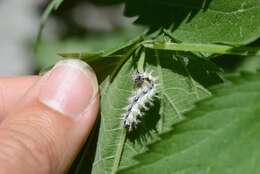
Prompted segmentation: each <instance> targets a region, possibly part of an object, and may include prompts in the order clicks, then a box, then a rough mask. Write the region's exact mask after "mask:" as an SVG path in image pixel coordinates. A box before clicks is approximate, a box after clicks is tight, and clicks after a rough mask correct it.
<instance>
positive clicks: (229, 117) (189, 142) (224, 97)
mask: <svg viewBox="0 0 260 174" xmlns="http://www.w3.org/2000/svg"><path fill="white" fill-rule="evenodd" d="M212 93H213V96H212V97H210V98H209V99H206V100H204V101H202V102H200V103H199V104H198V105H197V107H196V108H195V109H194V110H193V111H192V112H190V113H189V114H187V117H186V118H187V119H186V120H185V121H184V122H182V123H180V124H178V125H176V126H174V129H173V130H172V131H170V132H168V133H166V134H163V135H162V136H161V141H158V142H157V143H154V144H152V145H150V146H149V150H148V151H147V152H146V153H144V154H141V155H138V156H137V157H136V159H137V160H138V161H139V162H140V163H139V164H138V165H136V166H132V167H130V168H126V169H124V170H122V171H121V172H119V173H120V174H124V173H127V174H135V173H136V174H137V173H138V174H139V173H143V174H146V173H149V174H153V173H154V174H158V173H164V174H168V173H169V174H180V173H182V174H184V173H185V174H203V173H207V174H219V173H221V174H230V173H236V174H244V173H250V174H258V173H260V167H259V165H258V164H259V161H260V150H259V146H260V141H259V140H260V134H259V132H260V117H259V115H260V74H259V73H258V74H242V75H241V76H236V77H233V78H232V82H231V83H226V84H224V85H221V86H219V87H216V88H215V89H213V91H212Z"/></svg>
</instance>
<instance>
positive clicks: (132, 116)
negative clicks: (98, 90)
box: [123, 72, 158, 131]
mask: <svg viewBox="0 0 260 174" xmlns="http://www.w3.org/2000/svg"><path fill="white" fill-rule="evenodd" d="M133 80H134V82H135V85H136V90H135V91H134V92H133V95H132V96H131V97H129V99H128V105H127V106H126V107H125V113H124V114H123V126H124V127H125V128H128V130H129V131H132V130H133V129H135V128H136V127H137V124H138V123H139V122H140V120H139V119H140V118H141V117H142V116H143V115H144V113H143V111H147V110H149V107H148V106H152V105H153V101H154V98H155V97H157V91H158V90H157V88H158V84H157V83H156V81H157V78H155V77H153V76H152V73H151V72H150V73H147V72H144V73H139V72H137V73H136V74H134V75H133Z"/></svg>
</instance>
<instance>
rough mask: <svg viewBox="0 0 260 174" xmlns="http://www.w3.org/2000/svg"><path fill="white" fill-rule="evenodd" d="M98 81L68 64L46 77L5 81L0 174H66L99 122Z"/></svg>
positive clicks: (78, 64)
mask: <svg viewBox="0 0 260 174" xmlns="http://www.w3.org/2000/svg"><path fill="white" fill-rule="evenodd" d="M98 107H99V94H98V84H97V80H96V76H95V74H94V72H93V71H92V70H91V68H90V67H89V66H88V65H87V64H85V63H84V62H82V61H79V60H73V59H71V60H65V61H61V62H59V63H58V64H56V65H55V66H54V68H53V69H52V70H51V71H49V72H48V73H46V74H45V75H44V76H42V77H40V76H28V77H13V78H0V173H12V174H18V173H19V174H20V173H21V174H25V173H26V174H35V173H37V174H52V173H53V174H56V173H64V172H65V171H66V170H67V169H68V168H69V167H70V165H71V162H72V161H73V160H74V158H75V157H76V155H77V153H78V152H79V150H80V147H81V146H82V145H83V143H84V142H85V140H86V138H87V137H88V135H89V133H90V131H91V129H92V126H93V124H94V122H95V120H96V116H97V113H98Z"/></svg>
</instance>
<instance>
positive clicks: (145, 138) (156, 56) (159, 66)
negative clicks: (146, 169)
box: [92, 49, 221, 174]
mask: <svg viewBox="0 0 260 174" xmlns="http://www.w3.org/2000/svg"><path fill="white" fill-rule="evenodd" d="M144 53H145V54H144ZM142 55H145V56H142ZM140 57H144V64H143V68H144V70H147V71H153V75H154V76H157V77H158V78H159V85H160V90H159V95H160V99H158V101H156V102H155V106H154V107H152V108H151V109H150V110H149V111H148V112H147V113H146V114H145V116H144V118H143V119H142V123H140V124H139V125H138V128H137V130H135V131H132V132H130V133H129V132H127V131H126V129H125V128H123V126H122V120H121V119H122V116H121V115H122V113H123V112H124V110H123V108H124V107H125V106H126V105H127V102H128V97H129V96H130V95H131V94H132V91H133V90H134V84H133V82H132V79H131V76H132V74H133V73H134V72H136V71H137V69H138V67H140V64H142V63H140V62H141V61H140V60H142V59H141V58H140ZM198 67H199V68H198ZM215 68H216V67H215V66H214V65H213V64H211V63H210V62H209V61H206V60H203V59H200V58H198V57H196V56H195V55H184V54H179V55H176V54H173V53H172V52H168V51H154V50H152V49H146V50H145V51H144V50H143V51H141V53H140V50H139V51H138V52H137V53H135V54H133V55H132V56H131V57H130V58H129V59H128V60H127V62H126V63H125V64H124V65H123V66H122V67H121V68H120V69H119V71H118V72H117V74H116V76H115V78H114V79H113V80H111V82H110V83H108V84H107V85H106V86H105V87H104V88H103V89H102V91H103V92H102V98H101V125H100V130H99V137H98V143H97V152H96V157H95V161H94V164H93V170H92V174H99V173H100V174H103V173H115V172H116V171H117V170H118V169H119V168H123V167H127V166H129V165H132V164H136V161H135V160H134V159H132V157H133V156H134V155H136V154H138V153H140V152H143V151H144V150H146V145H147V144H149V143H151V142H154V141H155V140H158V133H162V132H165V131H168V130H170V129H171V126H172V125H173V124H176V123H178V122H180V121H181V120H183V119H184V116H183V113H184V112H186V111H188V110H190V109H192V108H193V103H194V102H196V101H198V100H201V99H203V98H205V97H208V96H210V92H209V91H208V90H207V89H206V88H205V87H207V86H210V85H212V84H215V83H219V82H221V79H220V78H219V76H218V75H217V74H216V69H215Z"/></svg>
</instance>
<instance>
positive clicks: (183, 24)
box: [125, 0, 260, 45]
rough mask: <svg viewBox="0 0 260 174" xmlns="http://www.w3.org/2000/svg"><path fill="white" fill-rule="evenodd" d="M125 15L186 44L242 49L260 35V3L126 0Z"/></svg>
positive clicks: (256, 0)
mask: <svg viewBox="0 0 260 174" xmlns="http://www.w3.org/2000/svg"><path fill="white" fill-rule="evenodd" d="M125 13H126V15H127V16H138V19H137V21H136V23H138V24H144V25H147V26H149V27H150V29H151V31H156V30H158V29H160V28H161V27H164V28H166V29H168V31H169V33H170V34H171V35H172V36H173V37H175V38H176V39H178V40H180V41H183V42H195V43H226V44H233V45H242V44H247V43H250V42H252V41H254V40H256V39H257V38H258V37H259V33H260V22H259V19H260V2H259V0H235V1H227V0H196V1H194V0H126V12H125ZM209 33H210V34H209Z"/></svg>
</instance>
